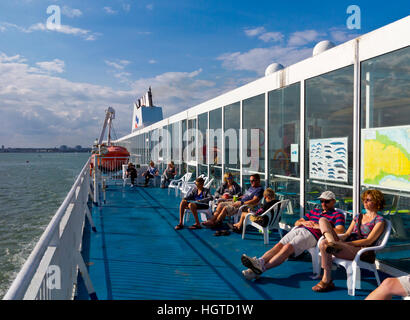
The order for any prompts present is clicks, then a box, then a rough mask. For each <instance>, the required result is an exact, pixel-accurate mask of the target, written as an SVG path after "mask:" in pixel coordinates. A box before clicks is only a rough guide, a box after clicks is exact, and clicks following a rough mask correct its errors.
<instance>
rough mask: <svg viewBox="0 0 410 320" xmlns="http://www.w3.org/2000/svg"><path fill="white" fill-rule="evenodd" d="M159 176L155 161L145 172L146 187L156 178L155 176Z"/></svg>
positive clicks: (151, 162) (150, 163)
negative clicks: (150, 180)
mask: <svg viewBox="0 0 410 320" xmlns="http://www.w3.org/2000/svg"><path fill="white" fill-rule="evenodd" d="M157 175H159V171H158V169H157V168H155V164H154V161H152V160H151V161H150V162H149V167H148V169H147V171H145V172H144V173H143V174H142V176H143V177H145V185H144V186H145V187H146V186H147V185H148V182H149V179H151V178H154V177H155V176H157Z"/></svg>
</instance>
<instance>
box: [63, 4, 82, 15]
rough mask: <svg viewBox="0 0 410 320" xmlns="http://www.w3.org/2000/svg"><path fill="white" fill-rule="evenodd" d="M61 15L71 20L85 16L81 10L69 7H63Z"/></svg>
mask: <svg viewBox="0 0 410 320" xmlns="http://www.w3.org/2000/svg"><path fill="white" fill-rule="evenodd" d="M61 13H62V14H63V15H65V16H67V17H69V18H75V17H81V16H82V15H83V13H82V12H81V10H80V9H73V8H70V7H67V6H63V10H61Z"/></svg>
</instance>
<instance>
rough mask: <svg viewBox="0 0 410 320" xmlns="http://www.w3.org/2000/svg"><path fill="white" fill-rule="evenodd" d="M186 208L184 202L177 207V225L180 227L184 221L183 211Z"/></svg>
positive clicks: (185, 202)
mask: <svg viewBox="0 0 410 320" xmlns="http://www.w3.org/2000/svg"><path fill="white" fill-rule="evenodd" d="M187 208H188V202H187V201H186V200H182V201H181V204H180V205H179V224H178V225H180V226H182V222H183V221H184V214H185V209H187Z"/></svg>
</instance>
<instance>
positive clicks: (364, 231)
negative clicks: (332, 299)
mask: <svg viewBox="0 0 410 320" xmlns="http://www.w3.org/2000/svg"><path fill="white" fill-rule="evenodd" d="M362 201H363V206H364V208H365V210H366V213H365V214H361V213H360V214H358V215H356V216H355V217H354V218H353V220H352V223H351V224H350V226H349V228H348V229H347V231H346V233H345V234H343V235H340V234H339V235H338V234H336V233H335V232H333V230H332V227H331V225H330V224H329V222H328V221H327V220H326V219H320V220H319V226H320V230H321V231H322V234H323V235H324V237H325V239H324V240H323V241H322V242H321V243H320V253H321V255H322V268H323V271H324V272H323V277H322V280H321V281H320V282H319V283H318V284H317V285H315V286H314V287H313V288H312V290H313V291H316V292H327V291H330V290H332V289H334V287H335V285H334V283H333V281H332V274H331V271H332V255H334V256H335V257H337V258H341V259H347V260H353V259H354V258H355V256H356V253H357V252H358V251H359V250H360V249H362V248H363V247H369V246H371V245H373V243H375V242H376V241H377V239H378V238H379V237H380V235H381V234H382V233H383V230H384V225H385V222H384V219H383V217H382V216H380V215H378V214H377V213H378V211H380V210H382V209H383V206H384V197H383V193H381V192H380V191H379V190H366V191H365V192H363V194H362Z"/></svg>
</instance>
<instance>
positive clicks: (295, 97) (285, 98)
mask: <svg viewBox="0 0 410 320" xmlns="http://www.w3.org/2000/svg"><path fill="white" fill-rule="evenodd" d="M268 108H269V126H268V131H269V157H268V159H269V186H270V187H271V188H272V189H273V190H274V191H275V193H276V198H277V199H280V200H283V199H289V200H290V201H291V202H292V203H291V205H290V206H289V207H288V208H287V210H285V211H284V213H283V217H282V219H283V221H284V222H285V223H287V224H289V225H292V224H293V223H294V222H295V221H296V220H297V219H298V218H299V212H300V204H299V197H300V194H299V192H300V180H295V178H299V177H300V162H299V161H300V159H299V148H300V128H299V127H300V83H296V84H293V85H290V86H288V87H286V88H282V89H278V90H275V91H271V92H269V94H268ZM291 151H293V152H296V155H295V154H294V155H293V156H291ZM288 177H292V178H293V179H292V178H288ZM293 218H294V219H293Z"/></svg>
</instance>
